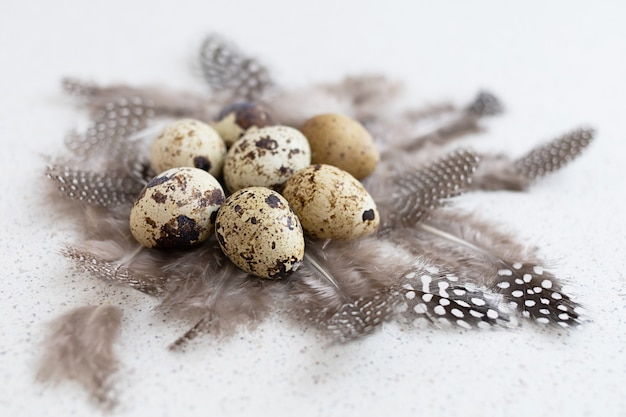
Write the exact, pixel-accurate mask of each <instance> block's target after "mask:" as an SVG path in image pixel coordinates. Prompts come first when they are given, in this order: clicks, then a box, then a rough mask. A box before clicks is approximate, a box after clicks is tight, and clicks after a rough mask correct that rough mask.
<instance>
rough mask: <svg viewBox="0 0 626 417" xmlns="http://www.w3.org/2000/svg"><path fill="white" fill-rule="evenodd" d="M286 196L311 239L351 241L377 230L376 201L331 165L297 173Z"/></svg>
mask: <svg viewBox="0 0 626 417" xmlns="http://www.w3.org/2000/svg"><path fill="white" fill-rule="evenodd" d="M283 196H284V197H285V198H286V199H287V201H289V203H290V204H291V206H292V207H293V210H294V211H295V212H296V214H297V215H298V218H299V219H300V222H301V223H302V228H303V229H304V231H305V232H306V233H308V234H310V235H311V236H314V237H317V238H320V239H340V240H351V239H357V238H360V237H363V236H367V235H370V234H372V233H374V232H375V231H376V230H377V229H378V224H379V222H380V216H379V215H378V209H377V208H376V203H375V202H374V199H373V198H372V197H371V196H370V195H369V193H368V192H367V190H366V189H365V188H364V187H363V185H361V183H360V182H359V181H358V180H356V179H355V178H354V177H353V176H352V175H350V174H348V173H347V172H346V171H343V170H341V169H339V168H337V167H334V166H332V165H311V166H309V167H307V168H305V169H303V170H301V171H298V172H297V173H295V174H294V175H293V176H292V177H291V178H289V180H288V181H287V182H286V183H285V188H284V189H283Z"/></svg>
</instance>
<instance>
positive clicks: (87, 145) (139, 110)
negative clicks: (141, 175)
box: [66, 96, 154, 158]
mask: <svg viewBox="0 0 626 417" xmlns="http://www.w3.org/2000/svg"><path fill="white" fill-rule="evenodd" d="M153 115H154V112H153V110H152V103H151V102H149V101H145V100H143V99H142V98H141V97H139V96H137V97H132V98H126V97H123V98H119V99H117V100H116V101H113V102H108V103H107V104H106V105H105V106H104V108H103V109H101V110H100V111H98V112H97V114H96V115H95V116H94V118H93V123H92V124H91V125H90V126H89V128H88V129H87V130H86V132H84V133H82V134H80V133H76V132H72V133H70V134H69V135H68V136H67V138H66V146H67V148H68V149H69V150H70V151H71V152H72V153H73V154H74V155H75V156H76V157H78V158H89V157H91V156H93V155H94V154H95V153H96V152H102V151H106V152H108V153H112V154H114V155H115V156H123V152H122V150H121V149H119V147H118V146H117V145H118V144H119V143H120V142H121V141H122V140H123V139H126V138H129V137H131V136H132V135H134V134H135V133H137V132H139V131H141V130H143V129H145V128H146V126H147V125H148V123H149V122H150V120H151V119H152V117H153Z"/></svg>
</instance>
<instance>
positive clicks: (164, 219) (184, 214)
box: [130, 168, 224, 249]
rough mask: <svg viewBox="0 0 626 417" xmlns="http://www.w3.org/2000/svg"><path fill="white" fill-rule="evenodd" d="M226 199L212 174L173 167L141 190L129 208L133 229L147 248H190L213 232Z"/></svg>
mask: <svg viewBox="0 0 626 417" xmlns="http://www.w3.org/2000/svg"><path fill="white" fill-rule="evenodd" d="M223 202H224V191H223V190H222V187H221V185H220V183H219V182H218V181H217V180H216V179H215V177H213V176H212V175H211V174H209V173H208V172H206V171H203V170H201V169H198V168H172V169H169V170H167V171H165V172H162V173H161V174H159V175H157V176H156V177H154V178H153V179H152V180H151V181H150V182H149V183H148V184H147V185H146V186H145V187H144V189H143V190H142V191H141V194H140V195H139V197H138V198H137V200H136V201H135V203H134V204H133V207H132V209H131V212H130V231H131V233H132V235H133V237H134V238H135V239H136V240H137V241H138V242H139V243H141V244H142V245H144V246H146V247H148V248H159V249H183V248H188V247H190V246H193V245H195V244H197V243H200V242H203V241H205V240H207V239H208V238H209V237H210V236H211V234H212V232H213V229H214V224H215V217H216V216H217V210H218V209H219V207H220V206H221V204H222V203H223Z"/></svg>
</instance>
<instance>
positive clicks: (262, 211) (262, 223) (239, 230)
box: [215, 187, 304, 279]
mask: <svg viewBox="0 0 626 417" xmlns="http://www.w3.org/2000/svg"><path fill="white" fill-rule="evenodd" d="M215 235H216V237H217V241H218V242H219V245H220V247H221V248H222V251H223V252H224V254H226V256H228V258H229V259H230V260H231V261H232V262H233V263H234V264H235V265H237V266H238V267H239V268H241V269H243V270H244V271H246V272H248V273H250V274H252V275H256V276H258V277H261V278H269V279H279V278H283V277H285V276H287V275H289V274H290V273H292V272H293V271H295V270H296V269H298V267H299V266H300V264H301V263H302V259H303V257H304V234H303V232H302V226H301V225H300V221H299V220H298V217H297V216H296V214H295V213H294V212H293V210H292V209H291V207H289V203H288V202H287V200H285V199H284V198H283V197H282V196H281V195H280V194H278V193H277V192H276V191H273V190H270V189H269V188H264V187H249V188H244V189H242V190H239V191H237V192H235V193H233V194H232V195H231V196H230V197H228V198H227V199H226V201H225V202H224V204H223V205H222V207H221V208H220V210H219V212H218V214H217V219H216V221H215Z"/></svg>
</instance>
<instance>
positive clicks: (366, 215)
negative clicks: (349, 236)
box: [361, 209, 376, 222]
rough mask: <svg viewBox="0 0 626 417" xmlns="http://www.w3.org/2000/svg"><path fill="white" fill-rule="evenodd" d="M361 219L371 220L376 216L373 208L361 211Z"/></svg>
mask: <svg viewBox="0 0 626 417" xmlns="http://www.w3.org/2000/svg"><path fill="white" fill-rule="evenodd" d="M361 218H362V219H363V221H364V222H365V221H372V220H374V219H375V218H376V213H374V210H373V209H369V210H365V211H364V212H363V216H361Z"/></svg>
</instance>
